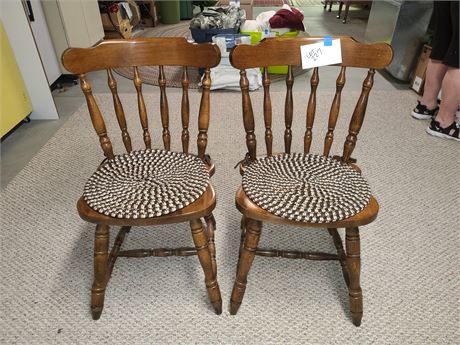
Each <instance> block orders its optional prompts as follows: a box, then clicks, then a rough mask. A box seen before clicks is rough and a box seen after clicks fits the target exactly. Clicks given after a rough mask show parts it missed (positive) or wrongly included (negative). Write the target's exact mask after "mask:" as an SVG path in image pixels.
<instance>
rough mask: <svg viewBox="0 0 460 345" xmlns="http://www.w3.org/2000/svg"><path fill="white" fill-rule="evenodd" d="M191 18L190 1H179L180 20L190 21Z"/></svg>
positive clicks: (191, 5)
mask: <svg viewBox="0 0 460 345" xmlns="http://www.w3.org/2000/svg"><path fill="white" fill-rule="evenodd" d="M192 17H193V4H192V0H181V1H180V19H181V20H183V19H192Z"/></svg>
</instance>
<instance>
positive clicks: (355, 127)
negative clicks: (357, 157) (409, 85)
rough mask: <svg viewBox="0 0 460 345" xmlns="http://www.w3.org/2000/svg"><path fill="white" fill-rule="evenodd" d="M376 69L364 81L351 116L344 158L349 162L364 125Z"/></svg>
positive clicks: (344, 147) (370, 71)
mask: <svg viewBox="0 0 460 345" xmlns="http://www.w3.org/2000/svg"><path fill="white" fill-rule="evenodd" d="M374 74H375V70H373V69H370V70H369V72H368V74H367V77H366V79H365V80H364V82H363V90H362V91H361V95H360V96H359V99H358V102H357V103H356V107H355V110H354V111H353V116H352V117H351V121H350V126H349V128H348V136H347V138H346V140H345V144H344V145H343V154H342V160H343V161H344V162H348V161H349V159H350V157H351V154H352V153H353V150H354V149H355V146H356V141H357V140H358V138H357V137H358V133H359V131H360V130H361V126H362V125H363V121H364V115H365V114H366V108H367V101H368V99H369V92H370V91H371V89H372V85H373V84H374Z"/></svg>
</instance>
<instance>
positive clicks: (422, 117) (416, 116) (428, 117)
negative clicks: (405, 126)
mask: <svg viewBox="0 0 460 345" xmlns="http://www.w3.org/2000/svg"><path fill="white" fill-rule="evenodd" d="M411 116H412V117H413V118H414V119H417V120H431V119H432V118H433V116H431V115H424V114H420V113H417V112H415V111H413V110H412V112H411Z"/></svg>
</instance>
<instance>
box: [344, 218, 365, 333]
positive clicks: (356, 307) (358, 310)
mask: <svg viewBox="0 0 460 345" xmlns="http://www.w3.org/2000/svg"><path fill="white" fill-rule="evenodd" d="M345 242H346V248H347V266H348V271H349V274H350V284H349V286H348V295H349V300H350V311H351V317H352V320H353V324H354V325H355V326H359V325H361V319H362V317H363V295H362V291H361V286H360V282H359V278H360V271H361V258H360V240H359V230H358V228H357V227H353V228H347V229H346V236H345Z"/></svg>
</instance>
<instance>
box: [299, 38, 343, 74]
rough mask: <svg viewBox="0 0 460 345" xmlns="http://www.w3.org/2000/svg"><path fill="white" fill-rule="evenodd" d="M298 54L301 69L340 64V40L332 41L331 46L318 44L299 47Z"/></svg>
mask: <svg viewBox="0 0 460 345" xmlns="http://www.w3.org/2000/svg"><path fill="white" fill-rule="evenodd" d="M300 54H301V57H302V68H303V69H306V68H313V67H318V66H327V65H334V64H338V63H342V49H341V47H340V39H335V40H332V44H331V45H325V44H324V42H320V43H313V44H307V45H304V46H301V47H300Z"/></svg>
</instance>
